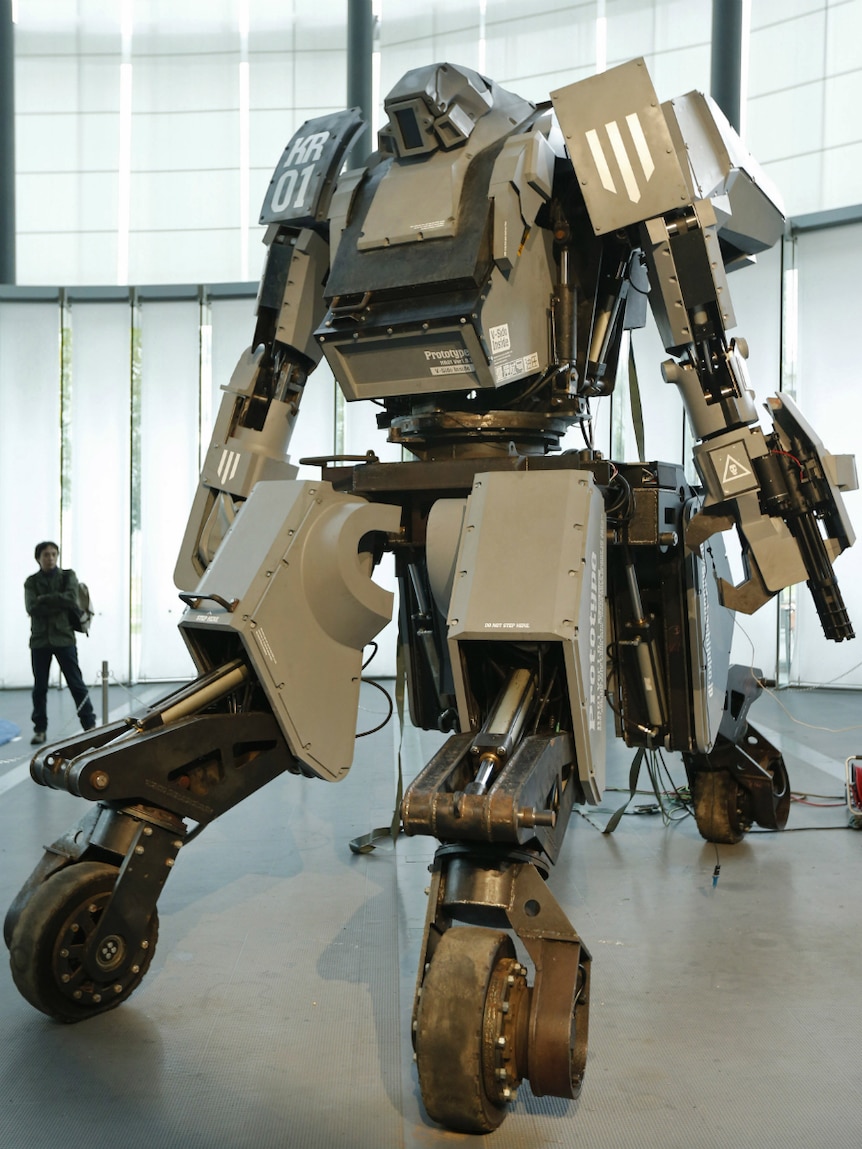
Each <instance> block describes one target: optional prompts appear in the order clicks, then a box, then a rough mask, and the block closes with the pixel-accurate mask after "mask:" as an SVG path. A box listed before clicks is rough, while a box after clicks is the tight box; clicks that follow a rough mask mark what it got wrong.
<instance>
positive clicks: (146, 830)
mask: <svg viewBox="0 0 862 1149" xmlns="http://www.w3.org/2000/svg"><path fill="white" fill-rule="evenodd" d="M152 832H153V827H152V826H144V828H143V830H142V831H141V833H142V834H143V835H144V837H145V838H149V837H150V835H151V834H152Z"/></svg>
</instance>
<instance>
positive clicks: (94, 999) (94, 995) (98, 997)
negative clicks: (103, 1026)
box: [93, 993, 102, 1005]
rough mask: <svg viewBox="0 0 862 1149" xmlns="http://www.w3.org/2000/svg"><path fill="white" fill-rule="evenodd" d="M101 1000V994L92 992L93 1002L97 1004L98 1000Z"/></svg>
mask: <svg viewBox="0 0 862 1149" xmlns="http://www.w3.org/2000/svg"><path fill="white" fill-rule="evenodd" d="M101 1000H102V995H101V994H100V993H94V994H93V1001H94V1002H95V1003H96V1004H97V1005H98V1004H99V1002H100V1001H101Z"/></svg>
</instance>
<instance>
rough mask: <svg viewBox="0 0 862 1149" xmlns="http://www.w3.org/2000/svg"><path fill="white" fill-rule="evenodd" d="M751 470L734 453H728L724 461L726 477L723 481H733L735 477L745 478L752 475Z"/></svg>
mask: <svg viewBox="0 0 862 1149" xmlns="http://www.w3.org/2000/svg"><path fill="white" fill-rule="evenodd" d="M750 474H751V471H750V470H749V469H748V467H746V466H745V464H744V463H740V461H739V460H738V459H735V458H734V457H733V455H728V456H727V459H726V460H725V463H724V478H723V479H722V480H721V481H722V483H732V482H733V481H734V479H744V478H746V476H748V475H750Z"/></svg>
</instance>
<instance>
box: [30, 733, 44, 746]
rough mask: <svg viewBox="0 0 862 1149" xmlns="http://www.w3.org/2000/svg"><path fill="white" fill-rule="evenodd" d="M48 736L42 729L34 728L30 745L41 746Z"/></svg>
mask: <svg viewBox="0 0 862 1149" xmlns="http://www.w3.org/2000/svg"><path fill="white" fill-rule="evenodd" d="M47 738H48V735H47V734H46V733H45V731H44V730H34V731H33V737H32V738H31V739H30V745H31V746H41V745H42V743H43V742H45V741H46V740H47Z"/></svg>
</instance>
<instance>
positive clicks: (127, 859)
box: [3, 806, 187, 1022]
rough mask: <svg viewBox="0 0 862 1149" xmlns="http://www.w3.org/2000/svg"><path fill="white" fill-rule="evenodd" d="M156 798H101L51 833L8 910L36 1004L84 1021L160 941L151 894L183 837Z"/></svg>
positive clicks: (18, 968) (13, 949) (10, 937)
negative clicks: (109, 801)
mask: <svg viewBox="0 0 862 1149" xmlns="http://www.w3.org/2000/svg"><path fill="white" fill-rule="evenodd" d="M186 837H187V835H186V832H185V827H184V824H183V823H182V821H181V820H180V819H179V818H177V817H176V816H174V815H171V814H170V813H169V812H167V811H164V810H157V809H155V808H153V807H143V806H138V807H129V808H127V809H124V810H116V809H111V808H109V807H107V806H99V807H96V808H94V809H93V810H91V811H90V812H89V813H88V814H87V815H86V817H85V818H83V819H82V820H81V822H80V823H79V824H78V825H77V826H75V827H73V828H72V829H71V830H70V831H68V832H67V833H66V834H65V835H63V837H61V838H59V839H58V840H57V841H56V842H54V843H53V844H52V845H51V846H50V847H49V848H48V849H47V850H46V851H45V854H44V855H43V857H42V859H41V861H40V862H39V864H38V865H37V866H36V868H35V869H34V871H33V873H32V874H31V875H30V877H29V878H28V879H27V881H26V882H25V883H24V886H23V887H22V888H21V890H20V891H19V893H18V895H17V897H16V898H15V900H14V901H13V903H12V905H11V906H10V908H9V911H8V913H7V914H6V919H5V922H4V928H3V935H4V938H5V941H6V944H7V946H8V947H9V964H10V966H11V970H12V979H13V981H14V982H15V985H16V986H17V987H18V990H19V991H20V993H21V995H22V996H23V997H24V998H25V999H26V1000H27V1001H29V1002H30V1004H31V1005H32V1006H34V1007H35V1008H36V1009H38V1010H41V1011H42V1013H46V1014H48V1016H49V1017H53V1018H55V1019H56V1020H57V1021H63V1022H74V1021H84V1020H85V1019H86V1018H88V1017H93V1016H94V1015H95V1014H97V1013H104V1012H105V1011H106V1010H109V1009H113V1008H114V1007H115V1006H117V1005H119V1004H120V1003H121V1002H123V1001H125V1000H126V998H127V997H129V995H130V994H132V993H133V992H134V991H135V990H136V989H137V987H138V986H139V985H140V983H141V981H142V980H143V978H144V975H145V974H146V972H147V970H148V969H149V966H150V963H151V961H152V960H153V954H154V952H155V948H156V941H157V939H158V936H159V917H158V913H157V911H156V902H157V900H158V897H159V894H160V893H161V891H162V888H163V886H164V883H165V881H166V880H167V877H168V875H169V874H170V873H171V870H172V868H173V865H174V862H175V860H176V857H177V854H178V852H179V850H180V848H181V846H182V845H183V841H184V840H186Z"/></svg>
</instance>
